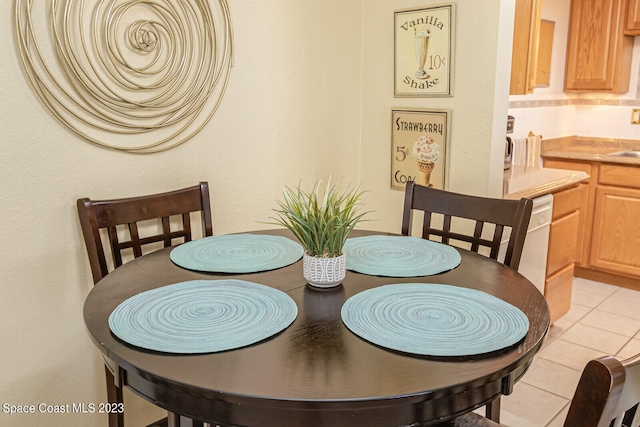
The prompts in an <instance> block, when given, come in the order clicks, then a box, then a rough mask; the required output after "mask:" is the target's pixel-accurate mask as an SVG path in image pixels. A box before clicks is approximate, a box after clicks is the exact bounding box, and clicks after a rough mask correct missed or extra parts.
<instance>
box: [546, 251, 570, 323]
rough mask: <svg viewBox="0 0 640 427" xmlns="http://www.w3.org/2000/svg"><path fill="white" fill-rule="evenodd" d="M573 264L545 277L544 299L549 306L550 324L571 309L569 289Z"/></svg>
mask: <svg viewBox="0 0 640 427" xmlns="http://www.w3.org/2000/svg"><path fill="white" fill-rule="evenodd" d="M573 268H574V267H573V263H571V264H569V265H566V266H565V267H564V268H563V269H561V270H559V271H557V272H555V273H554V274H552V275H550V276H547V280H546V282H545V285H544V299H545V300H547V304H548V305H549V312H550V314H551V324H552V325H553V324H554V323H555V321H556V320H558V319H559V318H560V317H562V316H563V315H565V314H566V313H567V312H568V311H569V309H570V308H571V288H572V283H573Z"/></svg>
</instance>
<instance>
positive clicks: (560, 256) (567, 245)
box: [547, 211, 580, 276]
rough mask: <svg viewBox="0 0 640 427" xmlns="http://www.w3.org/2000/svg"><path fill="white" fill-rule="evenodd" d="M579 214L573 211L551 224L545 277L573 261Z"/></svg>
mask: <svg viewBox="0 0 640 427" xmlns="http://www.w3.org/2000/svg"><path fill="white" fill-rule="evenodd" d="M579 221H580V212H579V211H575V212H573V213H571V214H569V215H567V216H565V217H563V218H560V219H559V220H557V221H553V222H552V223H551V229H550V230H549V255H548V259H547V276H548V275H550V274H553V273H555V272H556V271H558V270H560V269H561V268H563V267H565V266H566V265H567V264H572V265H573V262H574V261H575V256H576V245H577V242H578V224H579Z"/></svg>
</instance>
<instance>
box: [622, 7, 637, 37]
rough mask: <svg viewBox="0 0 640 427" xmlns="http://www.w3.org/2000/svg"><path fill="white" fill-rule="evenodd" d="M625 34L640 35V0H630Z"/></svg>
mask: <svg viewBox="0 0 640 427" xmlns="http://www.w3.org/2000/svg"><path fill="white" fill-rule="evenodd" d="M625 34H629V35H632V36H638V35H640V0H629V5H628V7H627V25H626V28H625Z"/></svg>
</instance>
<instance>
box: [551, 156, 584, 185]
mask: <svg viewBox="0 0 640 427" xmlns="http://www.w3.org/2000/svg"><path fill="white" fill-rule="evenodd" d="M543 166H544V167H545V168H551V169H567V170H570V171H581V172H586V173H587V174H588V175H589V177H591V163H585V162H572V161H568V160H559V159H543ZM583 182H589V180H588V179H587V180H586V181H583Z"/></svg>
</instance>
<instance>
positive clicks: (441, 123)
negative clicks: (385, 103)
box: [391, 108, 450, 190]
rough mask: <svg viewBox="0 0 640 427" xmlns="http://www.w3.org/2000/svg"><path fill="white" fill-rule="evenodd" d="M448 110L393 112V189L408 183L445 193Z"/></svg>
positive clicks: (404, 110)
mask: <svg viewBox="0 0 640 427" xmlns="http://www.w3.org/2000/svg"><path fill="white" fill-rule="evenodd" d="M449 124H450V115H449V110H434V109H429V110H427V109H413V108H412V109H393V110H392V111H391V188H393V189H404V187H405V186H406V184H407V181H414V182H415V183H416V184H419V185H424V186H428V187H434V188H438V189H441V190H444V189H446V187H445V185H446V177H447V174H448V169H449V167H448V166H449V165H448V152H449Z"/></svg>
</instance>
